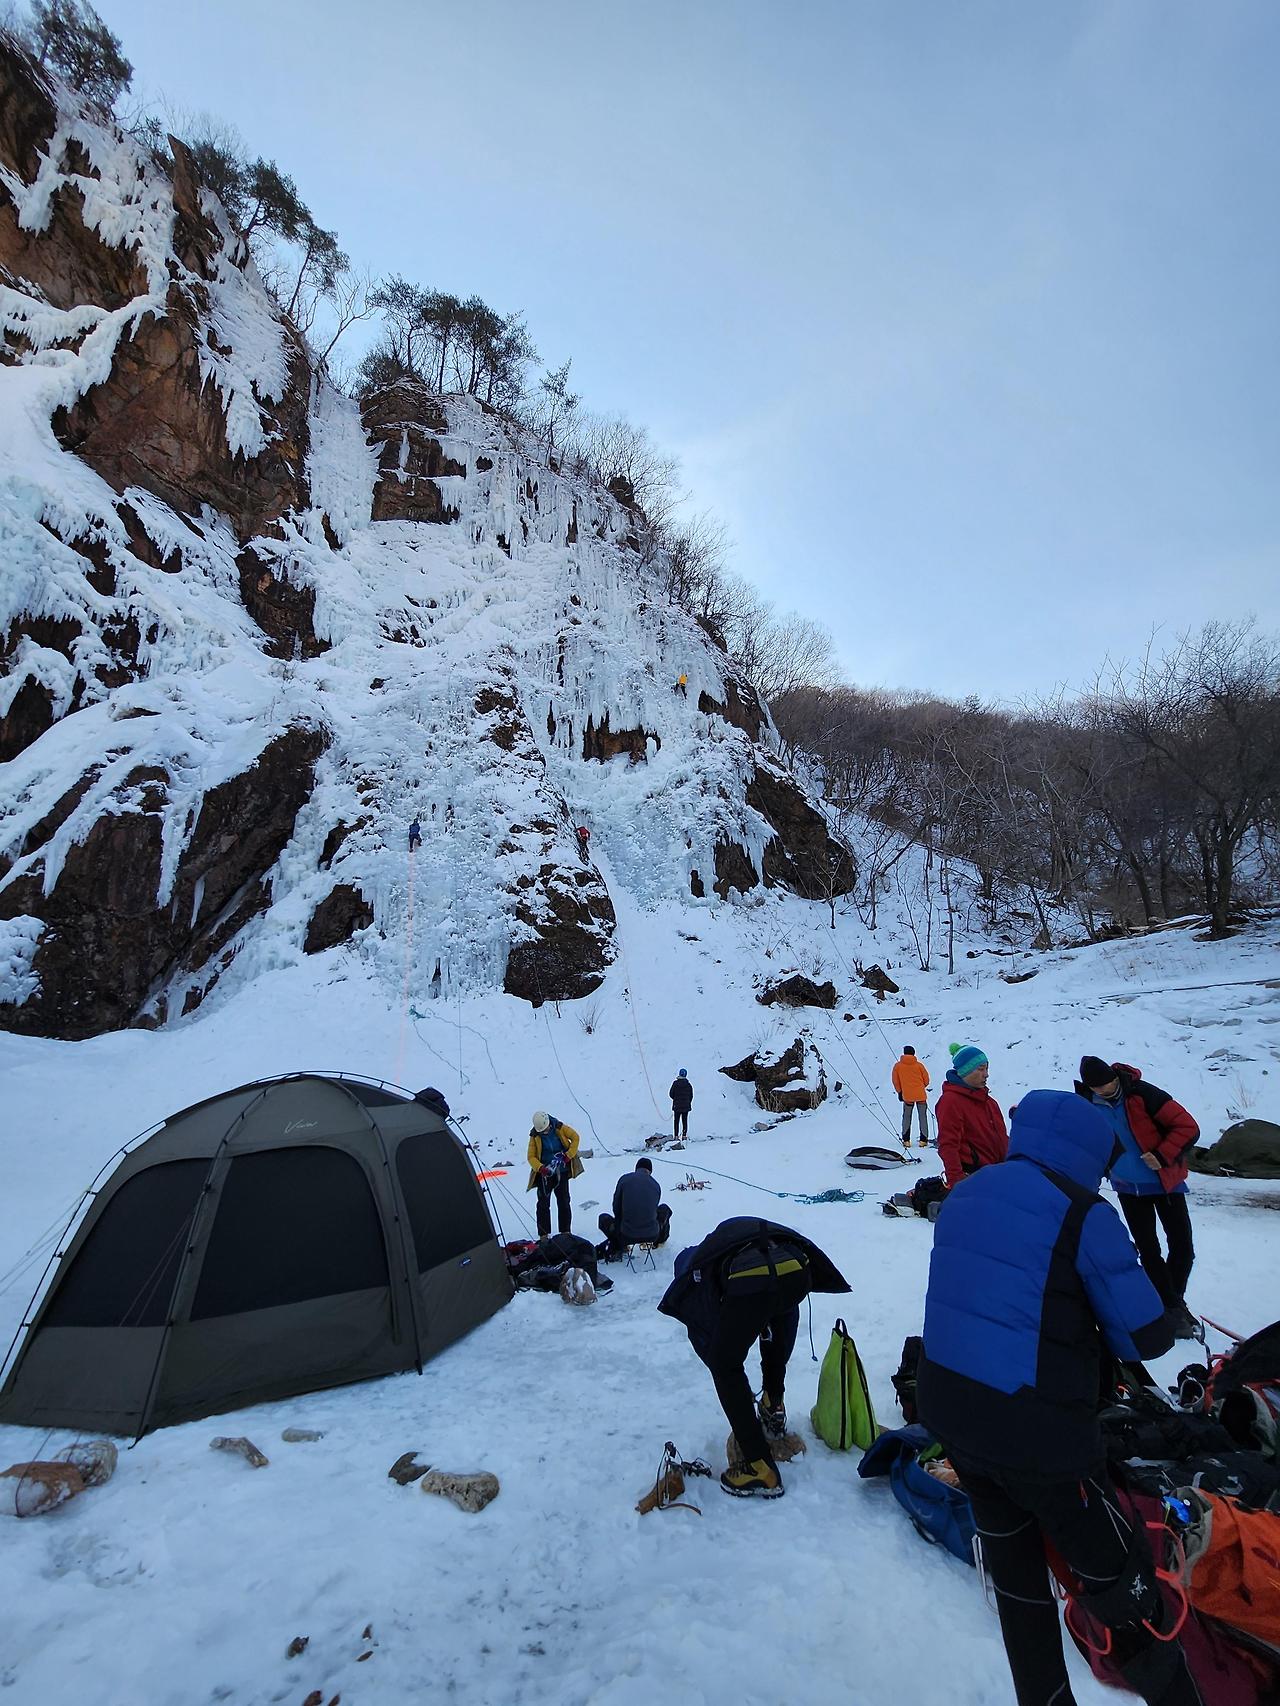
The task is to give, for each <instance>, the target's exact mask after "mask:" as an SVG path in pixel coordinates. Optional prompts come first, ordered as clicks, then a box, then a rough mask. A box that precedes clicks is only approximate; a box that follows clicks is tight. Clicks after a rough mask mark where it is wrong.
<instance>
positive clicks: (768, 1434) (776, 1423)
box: [756, 1393, 787, 1439]
mask: <svg viewBox="0 0 1280 1706" xmlns="http://www.w3.org/2000/svg"><path fill="white" fill-rule="evenodd" d="M756 1411H757V1413H758V1415H759V1417H760V1426H761V1427H762V1428H763V1429H764V1437H765V1438H766V1439H785V1438H786V1437H787V1410H786V1406H785V1404H771V1403H770V1402H769V1395H768V1393H761V1395H760V1402H759V1403H758V1404H757V1405H756Z"/></svg>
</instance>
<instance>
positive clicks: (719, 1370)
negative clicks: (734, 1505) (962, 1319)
mask: <svg viewBox="0 0 1280 1706" xmlns="http://www.w3.org/2000/svg"><path fill="white" fill-rule="evenodd" d="M675 1274H676V1277H675V1278H674V1279H673V1280H672V1282H671V1284H670V1285H669V1286H668V1287H667V1290H666V1294H665V1296H664V1297H663V1299H662V1302H661V1303H660V1304H659V1305H658V1309H659V1310H660V1312H661V1313H662V1314H663V1315H670V1316H671V1317H672V1318H673V1319H674V1320H676V1321H680V1322H682V1323H683V1325H684V1327H685V1329H686V1331H687V1332H688V1334H689V1343H690V1344H691V1345H692V1346H693V1348H694V1350H695V1351H696V1352H697V1354H698V1356H699V1357H701V1359H702V1361H703V1362H704V1363H706V1365H707V1367H708V1368H709V1369H710V1370H711V1378H712V1380H713V1381H714V1382H715V1388H716V1396H717V1397H718V1398H719V1400H720V1403H721V1406H722V1408H723V1410H724V1413H725V1415H726V1416H727V1417H728V1419H729V1426H730V1427H731V1428H732V1429H733V1434H734V1438H735V1439H736V1440H737V1442H738V1444H739V1446H740V1447H741V1448H742V1455H743V1458H744V1462H743V1464H742V1466H741V1467H740V1468H738V1469H726V1470H725V1472H724V1474H723V1475H722V1476H721V1477H720V1485H721V1486H722V1487H723V1488H724V1490H725V1492H726V1493H731V1494H733V1496H734V1497H735V1498H751V1497H755V1498H765V1499H780V1498H781V1497H782V1495H783V1492H784V1491H785V1489H784V1487H783V1485H782V1477H781V1475H779V1473H778V1466H777V1464H776V1463H775V1462H774V1460H773V1453H772V1452H771V1451H770V1449H769V1440H770V1439H775V1440H777V1439H782V1438H783V1437H784V1436H785V1434H786V1432H787V1411H786V1403H785V1397H786V1376H787V1363H788V1362H789V1361H790V1358H791V1352H792V1351H793V1350H794V1349H795V1342H796V1333H797V1331H798V1329H799V1326H800V1304H801V1301H802V1300H803V1299H804V1298H805V1297H807V1296H808V1295H809V1293H810V1292H811V1291H831V1292H839V1291H848V1290H849V1289H850V1287H849V1283H848V1281H847V1280H846V1279H845V1278H844V1276H843V1274H841V1273H840V1271H839V1269H838V1268H836V1267H835V1265H834V1264H833V1263H832V1261H831V1260H830V1258H829V1257H828V1256H826V1255H824V1254H823V1252H822V1251H821V1250H820V1249H819V1248H818V1246H817V1245H816V1244H814V1243H812V1242H810V1240H809V1239H808V1238H802V1237H801V1235H800V1234H799V1233H798V1232H793V1231H792V1230H791V1228H790V1227H789V1226H777V1225H775V1224H774V1223H773V1222H772V1221H769V1220H756V1219H755V1218H754V1217H752V1216H751V1215H740V1216H738V1217H736V1218H735V1219H733V1220H723V1221H721V1223H720V1225H719V1226H717V1227H716V1229H715V1230H714V1232H709V1233H708V1234H707V1236H706V1237H705V1238H704V1239H703V1240H702V1242H701V1244H699V1245H697V1246H696V1247H693V1248H690V1249H687V1250H682V1251H681V1252H680V1254H679V1255H678V1256H677V1257H676V1263H675ZM757 1340H759V1342H760V1370H761V1374H762V1376H763V1381H764V1391H763V1393H762V1395H761V1398H760V1404H759V1408H757V1406H756V1403H755V1399H754V1397H753V1395H752V1391H751V1383H750V1381H748V1379H747V1370H746V1361H747V1357H748V1355H749V1354H750V1351H751V1347H752V1345H754V1344H755V1343H756V1341H757Z"/></svg>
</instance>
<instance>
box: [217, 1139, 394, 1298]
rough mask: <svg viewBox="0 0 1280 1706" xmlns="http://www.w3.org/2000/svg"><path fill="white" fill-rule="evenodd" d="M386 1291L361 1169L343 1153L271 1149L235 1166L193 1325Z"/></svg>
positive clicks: (373, 1210) (377, 1227) (382, 1255)
mask: <svg viewBox="0 0 1280 1706" xmlns="http://www.w3.org/2000/svg"><path fill="white" fill-rule="evenodd" d="M388 1284H389V1276H388V1272H387V1253H386V1246H385V1244H384V1242H383V1236H382V1227H381V1224H380V1222H379V1219H378V1211H377V1206H376V1204H375V1203H374V1200H373V1192H372V1191H371V1190H370V1189H369V1182H368V1180H367V1179H366V1178H365V1175H364V1170H363V1169H362V1168H361V1166H360V1163H359V1162H358V1161H356V1160H355V1159H354V1157H352V1156H350V1155H347V1154H344V1152H343V1151H342V1150H340V1149H326V1148H323V1147H319V1146H315V1147H312V1146H308V1147H307V1148H305V1149H303V1148H298V1149H267V1150H263V1151H262V1152H261V1153H260V1154H257V1155H237V1156H235V1157H234V1158H233V1159H232V1162H231V1166H230V1168H229V1170H228V1173H227V1178H226V1182H225V1183H224V1184H223V1187H222V1196H221V1198H220V1200H219V1203H218V1216H217V1219H216V1220H215V1221H214V1223H213V1232H212V1234H211V1235H210V1238H209V1246H208V1249H207V1250H206V1251H205V1257H204V1263H203V1266H202V1268H201V1271H200V1283H199V1285H198V1287H197V1288H196V1296H195V1302H194V1304H193V1305H192V1309H191V1319H192V1320H193V1321H204V1320H208V1319H209V1318H210V1317H212V1316H216V1315H238V1314H241V1313H242V1312H244V1311H247V1310H251V1309H273V1308H276V1307H277V1306H279V1305H280V1304H285V1303H302V1302H305V1301H306V1299H308V1298H312V1297H331V1296H334V1295H336V1294H338V1293H340V1292H350V1291H368V1290H372V1289H373V1288H374V1287H376V1286H384V1287H385V1286H387V1285H388Z"/></svg>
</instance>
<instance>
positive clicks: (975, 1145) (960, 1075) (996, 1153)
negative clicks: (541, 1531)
mask: <svg viewBox="0 0 1280 1706" xmlns="http://www.w3.org/2000/svg"><path fill="white" fill-rule="evenodd" d="M989 1071H990V1062H989V1061H988V1060H987V1057H986V1055H985V1054H983V1052H982V1050H981V1049H980V1048H974V1047H973V1046H972V1044H969V1043H966V1044H965V1045H964V1046H963V1047H962V1046H961V1045H960V1044H959V1043H952V1045H951V1070H950V1071H949V1072H948V1073H947V1076H946V1077H945V1078H944V1079H943V1081H942V1094H941V1095H940V1096H939V1097H938V1101H937V1105H936V1106H935V1108H934V1110H933V1117H934V1121H935V1123H936V1125H937V1127H938V1159H939V1161H941V1163H942V1174H943V1177H944V1178H945V1179H946V1181H947V1189H948V1190H950V1189H951V1188H952V1187H953V1186H954V1185H958V1184H959V1183H960V1181H961V1179H967V1178H968V1177H969V1175H970V1174H971V1173H977V1172H979V1171H980V1170H981V1169H982V1168H983V1167H990V1166H993V1165H994V1164H995V1163H996V1162H997V1161H1003V1160H1004V1158H1005V1155H1006V1153H1007V1151H1008V1148H1009V1137H1008V1133H1007V1132H1006V1131H1005V1126H1004V1115H1003V1114H1002V1113H1001V1112H1000V1104H999V1102H997V1101H996V1099H995V1097H994V1096H993V1095H992V1094H991V1092H990V1091H989V1090H988V1089H987V1074H988V1072H989Z"/></svg>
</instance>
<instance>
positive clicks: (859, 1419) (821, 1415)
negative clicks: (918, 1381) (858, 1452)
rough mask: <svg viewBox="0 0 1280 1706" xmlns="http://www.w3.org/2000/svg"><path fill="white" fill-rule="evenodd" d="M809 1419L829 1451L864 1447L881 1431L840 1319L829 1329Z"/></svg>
mask: <svg viewBox="0 0 1280 1706" xmlns="http://www.w3.org/2000/svg"><path fill="white" fill-rule="evenodd" d="M809 1420H810V1421H811V1422H812V1423H813V1426H814V1431H815V1432H816V1434H817V1436H818V1438H819V1439H820V1440H822V1441H823V1442H824V1443H825V1444H827V1445H829V1446H830V1447H831V1449H832V1451H850V1450H852V1448H853V1447H854V1446H855V1445H856V1446H859V1447H861V1449H862V1450H863V1451H866V1450H867V1448H868V1447H869V1446H870V1445H871V1443H872V1441H873V1440H874V1439H875V1437H876V1435H877V1434H878V1433H879V1431H880V1430H879V1428H878V1427H877V1426H876V1413H875V1409H874V1407H873V1405H872V1403H871V1394H870V1392H869V1391H868V1390H867V1376H866V1373H865V1372H864V1370H863V1367H862V1358H861V1357H860V1356H859V1355H858V1347H857V1345H855V1344H854V1342H853V1340H852V1338H851V1337H850V1335H849V1329H848V1328H847V1327H846V1326H845V1324H844V1322H843V1321H837V1322H836V1324H835V1326H834V1327H833V1328H832V1329H831V1343H830V1344H829V1345H828V1346H827V1354H826V1356H824V1357H823V1359H822V1368H821V1370H820V1372H819V1374H818V1402H817V1403H816V1404H815V1405H814V1406H813V1409H812V1410H811V1411H810V1412H809Z"/></svg>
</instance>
